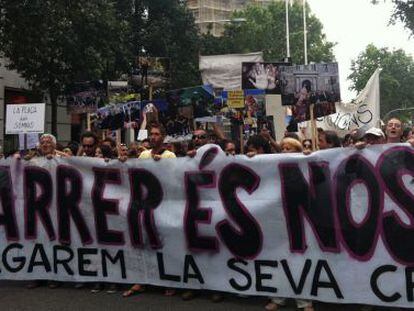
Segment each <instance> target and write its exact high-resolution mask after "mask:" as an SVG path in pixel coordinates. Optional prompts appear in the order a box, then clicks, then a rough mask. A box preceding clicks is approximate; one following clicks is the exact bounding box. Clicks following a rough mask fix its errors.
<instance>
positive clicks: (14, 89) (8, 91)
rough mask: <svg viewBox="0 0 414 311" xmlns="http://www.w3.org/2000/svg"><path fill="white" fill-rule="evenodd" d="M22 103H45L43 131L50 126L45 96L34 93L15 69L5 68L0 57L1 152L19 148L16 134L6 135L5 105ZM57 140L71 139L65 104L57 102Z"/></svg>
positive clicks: (49, 112) (50, 111)
mask: <svg viewBox="0 0 414 311" xmlns="http://www.w3.org/2000/svg"><path fill="white" fill-rule="evenodd" d="M22 103H46V116H45V121H46V124H45V131H46V132H49V133H50V131H51V128H52V122H51V113H52V110H51V105H50V100H49V99H48V97H47V96H45V97H42V96H39V95H36V94H35V93H34V92H32V91H31V90H30V86H29V84H28V83H27V81H26V80H25V79H23V78H22V77H21V76H20V75H19V74H18V73H17V72H16V71H13V70H8V69H7V68H6V61H5V60H4V59H0V147H1V148H2V150H1V152H5V153H9V152H11V151H14V150H18V149H19V137H18V135H6V134H5V124H6V122H5V121H6V105H9V104H10V105H11V104H22ZM57 119H58V120H57V122H58V124H57V129H58V140H59V142H61V143H63V144H65V143H67V142H69V141H70V140H71V115H70V114H68V113H67V109H66V105H65V104H64V103H62V102H61V103H59V105H58V118H57Z"/></svg>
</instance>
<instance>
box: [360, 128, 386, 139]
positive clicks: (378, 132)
mask: <svg viewBox="0 0 414 311" xmlns="http://www.w3.org/2000/svg"><path fill="white" fill-rule="evenodd" d="M368 134H371V135H374V136H377V137H385V135H384V132H383V131H382V130H381V129H379V128H376V127H371V128H370V129H369V130H367V131H366V132H365V134H364V136H366V135H368Z"/></svg>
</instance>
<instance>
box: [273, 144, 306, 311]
mask: <svg viewBox="0 0 414 311" xmlns="http://www.w3.org/2000/svg"><path fill="white" fill-rule="evenodd" d="M280 147H281V149H282V153H301V152H302V150H303V148H302V144H301V143H300V141H299V140H296V139H294V138H290V137H285V138H283V139H282V141H281V143H280ZM308 154H309V153H308ZM295 301H296V306H297V308H298V309H303V310H304V311H314V308H313V305H312V301H311V300H304V299H295ZM285 304H286V298H279V297H271V298H270V301H269V302H268V303H267V304H266V306H265V309H266V310H267V311H276V310H278V309H279V307H280V306H284V305H285Z"/></svg>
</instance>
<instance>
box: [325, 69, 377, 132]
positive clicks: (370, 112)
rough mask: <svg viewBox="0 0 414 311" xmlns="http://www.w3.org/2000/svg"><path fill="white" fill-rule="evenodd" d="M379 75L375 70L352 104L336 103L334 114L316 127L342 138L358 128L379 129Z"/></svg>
mask: <svg viewBox="0 0 414 311" xmlns="http://www.w3.org/2000/svg"><path fill="white" fill-rule="evenodd" d="M380 73H381V70H380V69H377V70H375V72H374V73H373V75H372V76H371V77H370V79H369V80H368V82H367V84H366V86H365V88H364V89H363V90H362V91H361V92H360V93H359V94H358V96H357V98H356V99H355V100H354V101H353V102H352V103H336V113H335V114H333V115H330V116H327V117H323V118H321V119H319V120H318V122H317V125H318V127H321V128H323V129H324V130H333V131H336V132H338V133H339V134H341V136H344V135H345V134H347V133H349V132H350V131H352V130H353V129H358V128H360V127H366V128H371V127H380V124H379V122H380Z"/></svg>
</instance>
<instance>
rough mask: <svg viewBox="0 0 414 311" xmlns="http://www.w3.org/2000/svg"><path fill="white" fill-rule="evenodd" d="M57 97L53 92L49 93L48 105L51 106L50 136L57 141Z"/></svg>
mask: <svg viewBox="0 0 414 311" xmlns="http://www.w3.org/2000/svg"><path fill="white" fill-rule="evenodd" d="M57 101H58V96H57V95H56V93H55V92H53V91H50V103H51V105H52V107H51V108H52V120H51V121H52V134H53V135H54V136H55V137H56V140H57V139H58V132H57V110H58V103H57Z"/></svg>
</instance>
